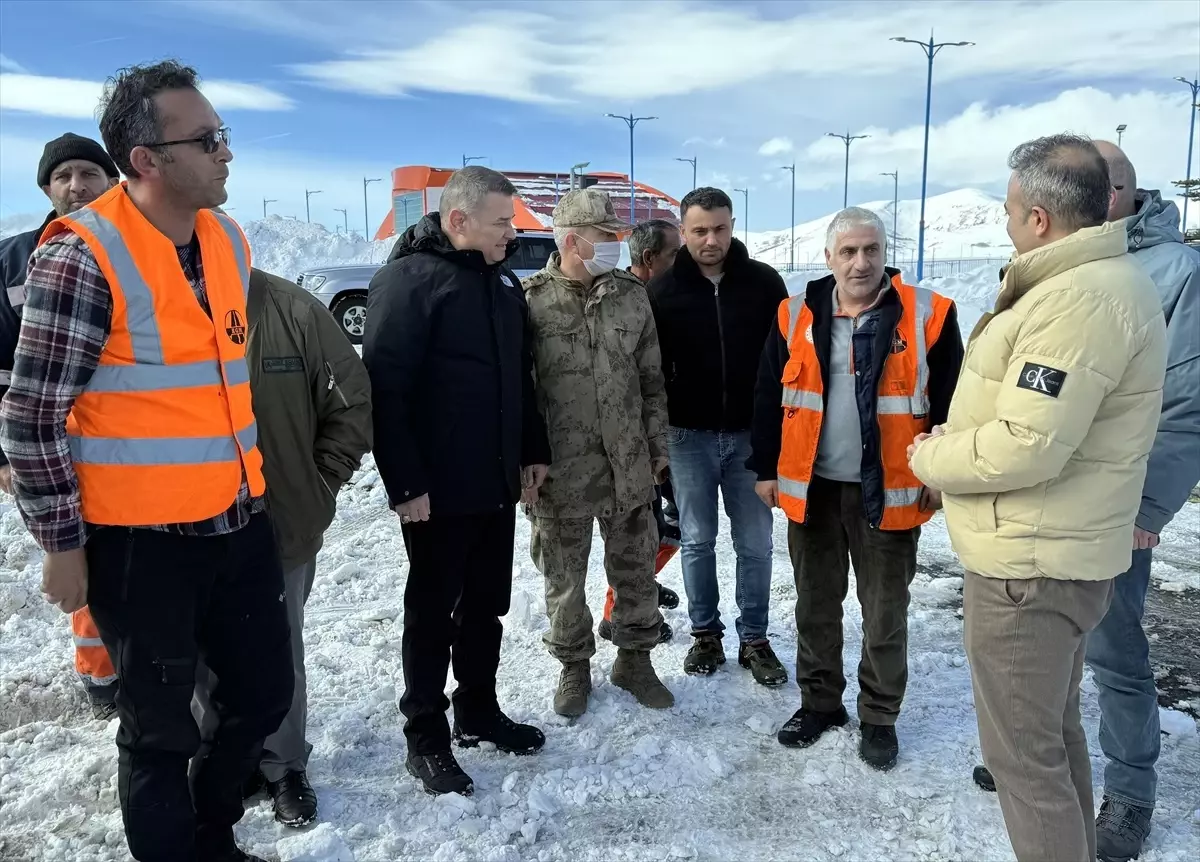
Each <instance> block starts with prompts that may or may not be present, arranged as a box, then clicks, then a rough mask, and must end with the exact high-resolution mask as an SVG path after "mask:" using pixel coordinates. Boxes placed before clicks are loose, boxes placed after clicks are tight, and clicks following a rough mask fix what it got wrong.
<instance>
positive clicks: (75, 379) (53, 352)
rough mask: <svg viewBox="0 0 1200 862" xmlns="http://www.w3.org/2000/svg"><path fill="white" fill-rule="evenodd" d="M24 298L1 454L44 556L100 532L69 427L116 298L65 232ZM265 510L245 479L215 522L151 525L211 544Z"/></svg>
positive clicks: (185, 254)
mask: <svg viewBox="0 0 1200 862" xmlns="http://www.w3.org/2000/svg"><path fill="white" fill-rule="evenodd" d="M176 251H177V252H178V253H179V264H180V266H181V267H182V268H183V272H184V275H185V276H187V280H188V282H189V284H191V286H192V291H193V292H194V293H195V294H196V299H197V300H198V301H199V302H200V305H201V306H202V307H203V308H204V312H205V313H206V314H208V315H209V316H210V317H211V316H212V313H211V311H210V310H209V306H208V293H207V291H206V290H205V286H204V270H203V267H202V266H201V262H200V250H199V247H198V245H197V244H196V243H195V242H194V241H193V243H192V244H191V245H189V246H185V247H177V248H176ZM25 292H26V300H25V306H24V308H23V309H22V320H21V337H20V340H19V341H18V343H17V352H16V356H15V358H14V361H13V374H12V384H11V385H10V387H9V389H8V393H7V394H6V395H5V396H4V400H3V402H2V403H0V420H2V424H0V446H3V448H4V452H5V454H6V455H7V456H8V459H9V463H10V464H11V465H12V474H13V494H14V495H15V496H16V499H17V508H18V509H19V510H20V512H21V516H22V517H23V518H24V520H25V524H26V526H28V528H29V532H30V533H31V534H32V535H33V537H34V539H36V540H37V543H38V544H39V545H41V547H42V549H43V550H45V551H48V552H54V551H69V550H72V549H75V548H80V547H83V545H84V543H85V542H86V541H87V537H88V533H89V530H91V529H94V528H95V527H98V526H103V525H92V524H85V523H84V521H83V514H82V511H81V508H80V499H79V481H78V479H77V477H76V475H75V466H74V463H73V462H72V460H71V450H70V446H69V444H68V442H67V429H66V422H67V414H68V413H70V412H71V408H72V406H73V405H74V404H75V399H76V398H77V397H78V396H79V395H80V394H81V393H82V392H83V391H84V390H85V389H86V388H87V384H88V381H89V380H91V377H92V373H93V372H94V371H95V370H96V367H97V366H98V365H99V363H100V354H101V353H102V352H103V350H104V345H105V342H106V341H107V340H108V335H109V332H110V331H111V328H112V306H113V301H112V291H110V290H109V287H108V282H107V281H105V278H104V274H103V273H102V272H101V271H100V267H99V266H98V265H97V264H96V258H95V257H94V256H93V255H92V253H91V251H90V250H89V249H88V247H87V244H86V243H85V242H84V241H83V240H82V239H81V238H80V237H79V236H78V235H76V234H73V233H70V232H66V233H62V234H60V235H58V236H57V237H55V238H54V239H52V240H50V241H49V242H47V243H46V244H44V245H42V246H40V247H39V248H38V250H37V251H36V252H35V253H34V255H33V257H32V258H31V259H30V262H29V275H28V278H27V279H26V281H25ZM265 509H266V501H265V499H264V498H263V497H261V496H260V497H255V498H251V496H250V488H249V485H248V484H247V482H246V480H245V476H244V475H243V479H242V485H241V488H239V489H238V494H237V498H236V499H235V500H234V502H233V505H231V506H230V507H229V509H227V510H226V511H225V512H222V513H221V514H219V515H217V516H216V517H214V518H210V519H208V520H206V521H199V522H197V523H193V524H158V525H147V526H148V527H149V528H150V529H152V530H160V531H163V532H168V533H178V534H181V535H185V536H215V535H219V534H221V533H231V532H233V531H234V530H238V529H241V528H242V527H244V526H245V525H246V523H247V522H248V521H249V520H250V516H251V515H252V514H254V513H255V512H261V511H264V510H265Z"/></svg>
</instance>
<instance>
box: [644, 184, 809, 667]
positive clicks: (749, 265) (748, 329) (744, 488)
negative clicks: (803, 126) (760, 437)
mask: <svg viewBox="0 0 1200 862" xmlns="http://www.w3.org/2000/svg"><path fill="white" fill-rule="evenodd" d="M679 209H680V215H681V218H682V230H683V241H684V248H681V249H680V250H679V254H678V256H676V258H675V263H674V265H673V266H672V267H671V269H669V270H668V271H667V272H665V273H663V274H662V275H660V276H658V277H657V278H655V279H654V280H652V281H651V282H650V284H649V286H648V290H649V292H650V303H651V306H652V307H653V309H654V321H655V324H656V325H657V327H658V337H659V343H660V346H661V349H662V363H663V371H664V372H665V374H666V378H667V410H668V412H669V414H670V423H671V424H670V428H669V429H668V431H667V446H668V448H669V449H670V453H671V484H672V487H673V488H674V491H675V502H676V505H677V506H678V508H679V527H680V531H681V532H682V548H681V550H680V555H679V556H680V560H681V562H682V563H683V585H684V588H685V590H686V591H687V598H688V615H689V616H690V617H691V622H692V637H693V638H694V639H695V640H694V642H693V644H692V647H691V649H690V650H689V651H688V654H687V658H686V659H684V663H683V669H684V671H685V672H686V673H689V674H711V673H714V672H715V671H716V670H717V667H718V666H719V665H722V664H724V663H725V650H724V648H723V647H722V646H721V637H722V634H723V632H724V630H725V626H724V624H723V623H722V622H721V612H720V593H719V591H718V588H717V561H716V541H717V500H718V490H719V491H720V499H722V500H723V501H724V504H725V511H726V513H727V514H728V515H729V520H730V523H731V526H732V532H733V547H734V551H735V553H736V554H737V589H736V597H737V606H738V611H739V616H738V619H737V623H736V626H737V634H738V641H739V649H738V663H739V664H740V665H741V666H742V667H744V668H748V669H749V670H750V671H751V673H752V674H753V675H754V679H755V681H757V682H758V683H760V684H762V685H781V684H783V683H785V682H787V672H786V671H785V670H784V667H783V665H782V664H781V663H780V661H779V659H778V658H777V657H776V656H775V653H774V652H773V651H772V649H771V645H770V643H769V641H768V640H767V610H768V607H769V605H770V600H771V555H772V541H771V530H772V525H773V518H772V515H771V510H770V509H768V508H767V506H766V505H765V504H764V503H763V502H762V500H760V499H759V498H758V496H757V495H756V494H755V493H754V483H755V478H756V477H755V475H754V473H752V472H751V471H750V470H748V469H746V466H745V464H746V459H747V457H749V455H750V427H751V421H752V419H753V416H754V383H755V380H756V377H757V373H758V362H759V358H760V356H761V355H762V348H763V344H764V342H765V341H766V339H767V335H768V334H769V333H770V331H771V326H772V325H773V323H774V320H775V315H776V314H777V312H778V310H779V304H780V303H781V302H783V300H785V299H787V288H786V287H785V285H784V283H783V279H782V278H781V277H780V275H779V273H777V272H776V271H775V270H774V269H772V268H771V267H769V266H767V265H766V264H764V263H759V262H758V261H755V260H751V259H750V253H749V252H748V251H747V250H746V247H745V246H744V245H742V243H740V242H738V241H737V240H736V239H734V238H733V202H732V201H730V200H729V196H728V195H726V194H725V193H724V192H723V191H721V190H720V189H714V188H702V189H696V190H695V191H693V192H690V193H689V194H688V195H687V196H686V197H685V198H684V199H683V202H682V203H681V205H680V208H679Z"/></svg>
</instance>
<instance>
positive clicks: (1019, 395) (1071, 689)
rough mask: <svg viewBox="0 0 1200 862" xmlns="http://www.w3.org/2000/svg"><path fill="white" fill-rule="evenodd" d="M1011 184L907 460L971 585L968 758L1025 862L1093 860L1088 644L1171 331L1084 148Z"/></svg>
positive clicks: (1127, 540)
mask: <svg viewBox="0 0 1200 862" xmlns="http://www.w3.org/2000/svg"><path fill="white" fill-rule="evenodd" d="M1009 167H1011V168H1012V169H1013V175H1012V178H1011V180H1010V181H1009V187H1008V199H1007V201H1006V202H1005V209H1006V211H1007V212H1008V232H1009V236H1010V237H1011V238H1012V240H1013V245H1014V247H1015V248H1016V251H1017V254H1016V255H1015V256H1014V257H1013V260H1012V262H1011V263H1010V264H1009V266H1008V267H1007V268H1006V270H1005V272H1004V276H1003V286H1002V288H1001V291H1000V296H999V298H998V299H997V301H996V307H995V310H994V311H993V312H992V313H991V314H987V315H984V317H983V318H982V319H981V320H980V321H979V324H978V325H977V326H976V327H975V331H974V332H973V333H972V335H971V340H970V343H969V344H968V346H967V353H966V358H965V361H964V363H963V371H962V375H961V377H960V378H959V382H958V387H957V389H956V390H955V395H954V399H953V401H952V403H951V405H950V415H949V418H948V420H947V422H946V425H945V427H944V428H935V429H934V430H933V432H932V434H931V435H921V436H920V437H918V438H917V440H916V441H914V446H913V448H912V449H911V450H910V453H911V454H910V458H911V464H912V469H913V472H914V473H915V474H916V475H917V477H918V478H919V479H920V480H921V481H922V482H924V483H925V484H926V485H928V486H929V487H930V488H932V489H935V490H937V491H941V492H942V493H943V495H944V503H945V507H946V521H947V524H948V526H949V530H950V538H951V541H952V542H953V544H954V549H955V551H956V552H957V553H958V555H959V557H960V559H961V560H962V563H963V566H964V567H965V568H966V570H967V575H966V578H965V585H964V597H963V603H964V618H965V621H966V628H965V639H966V648H967V656H968V658H969V660H970V662H971V674H972V684H973V687H974V691H975V706H976V710H977V713H978V723H979V736H980V746H981V748H982V750H983V757H984V762H985V763H986V764H987V766H988V768H989V769H990V770H991V772H992V774H993V776H994V777H995V781H996V785H997V790H998V792H999V797H1000V806H1001V810H1002V811H1003V813H1004V820H1005V825H1006V826H1007V828H1008V833H1009V838H1010V840H1011V841H1012V843H1013V849H1014V851H1015V852H1016V855H1017V859H1018V860H1020V862H1026V860H1045V862H1084V860H1094V859H1095V858H1096V833H1095V823H1094V819H1093V818H1094V816H1095V811H1094V807H1093V806H1094V803H1093V799H1092V783H1091V766H1090V763H1089V761H1088V752H1087V741H1086V738H1085V736H1084V732H1083V728H1082V725H1081V723H1080V717H1079V682H1080V678H1081V676H1082V673H1083V659H1084V643H1085V638H1086V635H1087V632H1089V631H1091V630H1092V629H1093V628H1095V627H1096V625H1097V624H1098V623H1099V622H1100V620H1101V619H1102V618H1103V616H1104V613H1105V611H1106V610H1107V608H1108V603H1109V601H1110V599H1111V597H1112V579H1113V578H1115V577H1116V576H1117V575H1118V574H1120V573H1121V572H1123V571H1125V570H1126V569H1127V568H1128V567H1129V563H1130V558H1131V554H1132V546H1133V541H1132V537H1133V528H1134V518H1135V516H1136V515H1137V512H1138V506H1139V504H1140V503H1141V497H1142V483H1143V480H1144V479H1145V476H1146V460H1147V456H1148V455H1149V452H1150V449H1151V446H1152V444H1153V442H1154V435H1155V430H1156V428H1157V425H1158V415H1159V410H1160V408H1161V405H1162V387H1163V377H1164V374H1165V369H1166V328H1165V323H1164V319H1163V313H1162V308H1161V305H1160V303H1159V300H1158V294H1157V292H1156V291H1155V289H1154V285H1153V283H1152V282H1151V281H1150V279H1149V278H1148V277H1147V276H1146V274H1145V273H1144V272H1143V270H1142V269H1141V268H1140V267H1139V266H1138V265H1137V264H1136V263H1135V262H1134V260H1133V258H1132V257H1131V256H1130V255H1129V254H1128V253H1127V252H1126V236H1125V229H1124V226H1123V225H1119V224H1105V223H1104V222H1105V219H1106V217H1107V213H1108V202H1109V194H1110V185H1109V177H1108V168H1107V166H1106V164H1105V162H1104V159H1103V158H1102V157H1101V155H1100V153H1099V152H1098V151H1097V150H1096V148H1095V146H1094V145H1093V144H1092V143H1091V142H1090V141H1088V140H1087V139H1085V138H1078V137H1074V136H1071V135H1053V136H1050V137H1047V138H1039V139H1037V140H1035V141H1030V142H1028V143H1025V144H1022V145H1021V146H1020V147H1018V148H1017V149H1016V150H1014V151H1013V153H1012V154H1011V156H1010V157H1009Z"/></svg>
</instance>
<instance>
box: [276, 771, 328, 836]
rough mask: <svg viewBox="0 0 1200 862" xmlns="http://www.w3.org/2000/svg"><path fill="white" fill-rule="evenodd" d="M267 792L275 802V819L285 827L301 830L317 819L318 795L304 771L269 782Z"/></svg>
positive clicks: (289, 773) (293, 772) (294, 772)
mask: <svg viewBox="0 0 1200 862" xmlns="http://www.w3.org/2000/svg"><path fill="white" fill-rule="evenodd" d="M267 792H268V793H270V794H271V799H273V800H274V801H275V819H276V820H278V821H279V822H280V823H282V824H283V825H284V826H291V827H292V828H293V829H299V828H301V827H303V826H307V825H309V824H310V823H312V822H313V821H314V820H316V819H317V794H316V792H315V791H314V790H313V789H312V785H310V784H309V783H308V776H307V775H305V774H304V773H303V772H302V771H300V770H296V769H293V770H291V771H290V772H288V773H287V774H286V775H284V776H283V778H281V779H279V780H278V781H268V782H267Z"/></svg>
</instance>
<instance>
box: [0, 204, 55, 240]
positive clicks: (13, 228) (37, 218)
mask: <svg viewBox="0 0 1200 862" xmlns="http://www.w3.org/2000/svg"><path fill="white" fill-rule="evenodd" d="M48 212H50V207H49V206H47V207H46V210H45V212H40V213H16V214H14V215H8V216H5V217H4V218H0V239H4V238H5V237H6V236H12V235H13V234H15V233H25V232H26V231H29V230H33V229H34V228H36V227H38V226H39V225H41V223H42V222H43V221H45V219H46V213H48Z"/></svg>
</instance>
